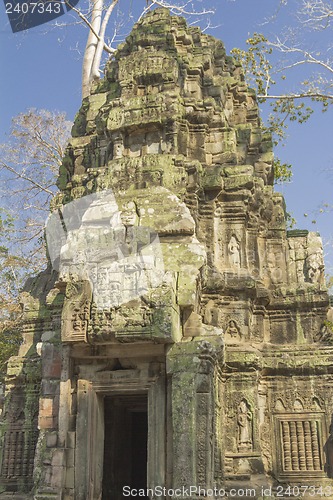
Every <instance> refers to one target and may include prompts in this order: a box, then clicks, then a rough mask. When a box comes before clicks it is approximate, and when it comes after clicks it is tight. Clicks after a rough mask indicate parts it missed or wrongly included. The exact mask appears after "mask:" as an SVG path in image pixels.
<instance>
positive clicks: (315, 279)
mask: <svg viewBox="0 0 333 500" xmlns="http://www.w3.org/2000/svg"><path fill="white" fill-rule="evenodd" d="M306 267H307V275H308V281H310V282H311V283H315V284H316V283H320V282H321V278H322V274H323V269H324V264H323V257H322V255H321V254H320V253H319V252H318V253H314V254H312V255H309V257H308V258H307V261H306Z"/></svg>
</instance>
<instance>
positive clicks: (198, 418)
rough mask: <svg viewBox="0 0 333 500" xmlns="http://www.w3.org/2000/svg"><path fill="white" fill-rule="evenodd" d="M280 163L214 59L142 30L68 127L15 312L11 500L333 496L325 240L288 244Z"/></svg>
mask: <svg viewBox="0 0 333 500" xmlns="http://www.w3.org/2000/svg"><path fill="white" fill-rule="evenodd" d="M272 162H273V153H272V140H271V137H270V136H269V135H268V134H267V132H264V131H263V130H262V128H261V125H260V119H259V113H258V106H257V102H256V96H255V93H254V92H253V91H252V90H251V89H249V88H248V87H247V85H246V84H245V81H244V75H243V72H242V68H241V67H240V66H239V65H238V64H236V63H235V61H234V60H233V59H232V58H231V57H229V56H227V55H226V53H225V49H224V46H223V44H222V42H220V41H219V40H216V39H215V38H213V37H211V36H208V35H206V34H203V33H202V32H201V31H200V29H199V28H197V27H193V26H192V27H190V26H187V24H186V22H185V20H184V19H182V18H179V17H173V16H171V15H170V13H169V12H168V11H167V10H165V9H156V10H153V11H152V12H150V13H148V14H147V15H146V16H145V17H143V18H142V19H141V20H140V21H139V22H138V23H137V24H136V25H135V26H134V28H133V31H132V32H131V34H130V35H129V36H128V37H127V39H126V41H125V42H124V43H123V44H121V45H120V46H119V47H118V50H117V51H116V53H115V54H114V57H113V58H112V59H110V61H109V62H108V63H107V65H106V68H105V77H104V78H103V79H102V80H100V81H99V82H97V83H96V84H94V87H93V89H92V92H91V95H90V96H89V97H87V98H86V99H84V101H83V103H82V107H81V109H80V111H79V112H78V114H77V116H76V119H75V123H74V127H73V131H72V139H71V140H70V143H69V145H68V148H67V152H66V155H65V157H64V160H63V164H62V167H61V169H60V175H59V180H58V186H59V189H60V193H59V194H58V195H57V196H56V198H55V200H53V204H52V210H53V215H52V216H51V218H50V220H49V222H48V226H47V238H48V245H49V257H50V265H49V268H48V269H47V270H46V271H44V272H42V273H41V274H40V275H39V276H37V277H36V278H35V279H34V280H31V281H30V282H29V283H28V284H27V286H26V289H25V291H24V293H23V294H22V308H23V318H24V319H23V323H22V332H23V337H24V342H23V344H22V346H21V348H20V352H19V355H18V356H17V357H15V358H12V359H11V360H10V361H9V363H8V372H7V379H6V390H5V403H4V409H3V413H2V416H1V422H0V433H1V434H0V436H1V456H0V467H1V470H0V475H1V488H2V489H1V492H2V494H0V497H1V498H4V499H5V498H8V495H9V494H10V495H11V498H12V497H14V498H15V497H16V498H21V499H22V498H27V499H28V498H34V499H36V500H46V499H51V498H53V499H64V500H65V499H66V500H110V499H112V500H117V499H121V498H123V493H124V490H123V488H124V487H126V486H127V487H132V488H135V489H140V488H142V489H145V488H149V489H150V492H149V493H148V494H147V495H146V498H148V497H149V498H151V499H154V498H161V496H160V495H158V491H159V490H154V488H155V487H166V488H182V487H184V488H187V487H190V486H197V487H201V488H203V489H206V490H207V489H209V488H214V487H217V488H224V489H225V490H226V491H229V490H230V489H232V488H249V487H252V488H253V487H254V488H256V496H255V497H253V495H252V498H257V499H258V500H260V499H261V500H262V499H263V494H262V488H264V489H265V488H266V489H267V488H268V490H266V491H272V495H273V494H274V492H275V493H276V492H278V491H279V490H278V489H277V488H279V487H281V485H284V486H286V485H287V486H288V485H289V486H292V487H294V486H295V487H297V486H313V487H318V488H319V487H323V488H325V487H328V488H329V487H333V483H332V478H333V444H332V443H333V437H332V436H333V431H332V410H333V408H332V406H333V386H332V376H333V375H332V366H333V334H332V331H331V330H330V322H329V321H327V319H329V320H330V321H332V309H330V311H329V313H328V316H327V312H328V309H329V300H328V295H327V291H326V288H325V281H324V267H323V253H322V247H321V241H320V238H319V236H318V235H317V234H315V233H309V232H307V231H299V230H297V231H287V230H286V217H285V204H284V200H283V197H282V196H281V195H280V194H279V193H276V192H275V191H274V188H273V180H274V179H273V178H274V174H273V166H272ZM52 266H53V268H54V270H53V271H52V270H51V267H52ZM125 491H128V490H125ZM295 491H296V490H295ZM327 491H328V490H327ZM319 496H320V495H319ZM162 497H163V498H166V499H167V498H170V495H169V496H168V495H167V494H166V495H164V496H163V495H162ZM184 498H188V497H187V496H186V495H184ZM191 498H198V499H199V498H200V499H201V498H205V495H204V493H203V492H202V490H201V493H193V494H192V496H191ZM312 498H313V497H312ZM330 498H333V496H332V495H331V496H330Z"/></svg>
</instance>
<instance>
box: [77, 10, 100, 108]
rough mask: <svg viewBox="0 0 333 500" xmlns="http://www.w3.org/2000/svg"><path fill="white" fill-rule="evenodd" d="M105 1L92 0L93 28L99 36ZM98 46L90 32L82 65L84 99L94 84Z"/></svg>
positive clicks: (96, 39)
mask: <svg viewBox="0 0 333 500" xmlns="http://www.w3.org/2000/svg"><path fill="white" fill-rule="evenodd" d="M102 11H103V0H92V17H91V26H92V27H93V29H94V31H95V33H97V34H99V32H100V29H101V22H102ZM97 45H98V38H97V36H96V35H95V34H94V33H93V32H92V30H89V35H88V40H87V45H86V49H85V52H84V57H83V65H82V99H84V98H85V97H87V96H88V95H89V94H90V87H91V82H92V78H93V76H92V66H93V62H94V58H95V54H96V49H97Z"/></svg>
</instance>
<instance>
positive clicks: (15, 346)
mask: <svg viewBox="0 0 333 500" xmlns="http://www.w3.org/2000/svg"><path fill="white" fill-rule="evenodd" d="M21 343H22V335H21V332H20V328H19V322H18V321H16V322H14V321H11V322H9V321H6V322H3V323H1V324H0V383H2V382H3V381H4V377H5V374H6V363H7V361H8V359H9V358H10V357H11V356H16V355H17V353H18V350H19V347H20V345H21Z"/></svg>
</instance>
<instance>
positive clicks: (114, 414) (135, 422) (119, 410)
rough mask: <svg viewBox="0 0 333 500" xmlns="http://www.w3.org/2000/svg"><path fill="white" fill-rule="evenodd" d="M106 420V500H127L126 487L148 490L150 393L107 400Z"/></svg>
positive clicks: (106, 398) (104, 491)
mask: <svg viewBox="0 0 333 500" xmlns="http://www.w3.org/2000/svg"><path fill="white" fill-rule="evenodd" d="M104 421H105V438H104V465H103V497H102V500H123V499H124V498H125V496H124V494H123V488H124V487H125V486H128V487H131V489H132V488H135V489H137V490H139V489H146V488H147V441H148V413H147V396H146V394H139V395H128V396H107V397H105V399H104ZM127 498H131V497H128V496H127ZM133 498H134V496H133ZM136 498H138V495H137V496H136ZM140 498H148V497H144V496H140Z"/></svg>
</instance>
